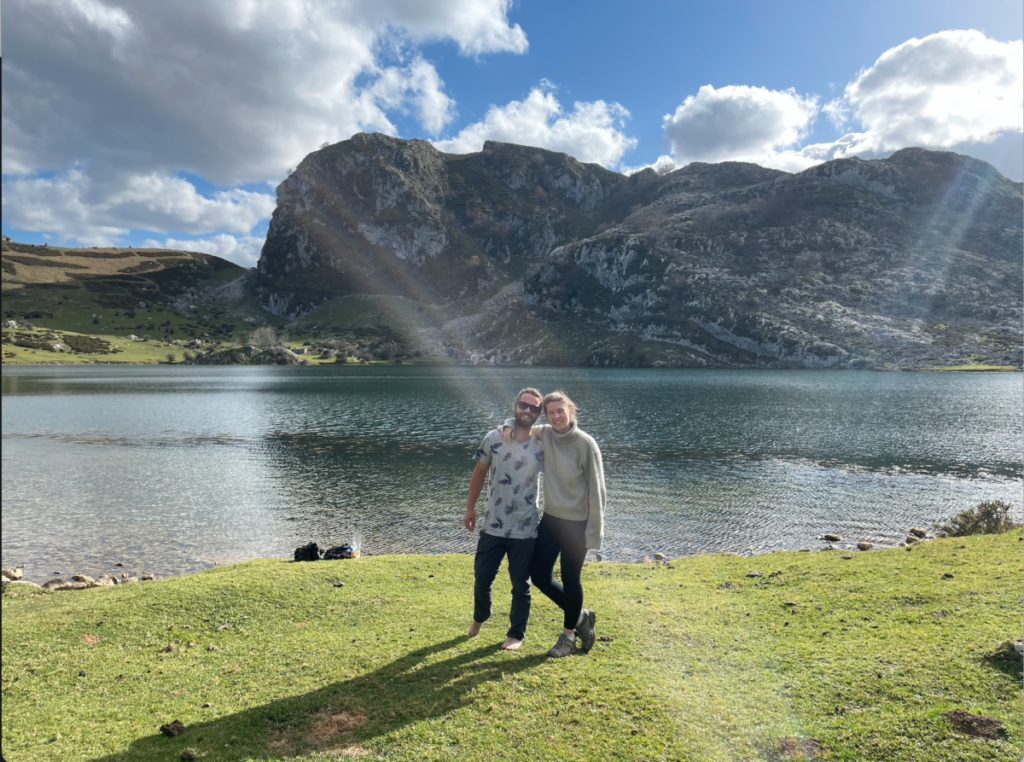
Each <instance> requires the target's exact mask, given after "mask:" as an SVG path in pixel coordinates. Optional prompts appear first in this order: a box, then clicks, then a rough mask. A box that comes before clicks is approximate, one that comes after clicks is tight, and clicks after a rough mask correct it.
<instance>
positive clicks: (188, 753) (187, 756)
mask: <svg viewBox="0 0 1024 762" xmlns="http://www.w3.org/2000/svg"><path fill="white" fill-rule="evenodd" d="M181 758H182V759H183V760H185V762H192V760H194V759H196V758H197V757H196V753H195V752H194V751H192V750H191V749H185V750H184V751H183V752H182V753H181Z"/></svg>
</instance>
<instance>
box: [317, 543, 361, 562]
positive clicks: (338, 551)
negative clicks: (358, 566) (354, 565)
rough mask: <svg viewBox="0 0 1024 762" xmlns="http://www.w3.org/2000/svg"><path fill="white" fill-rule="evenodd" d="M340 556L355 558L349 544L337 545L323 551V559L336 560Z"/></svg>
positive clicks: (340, 557)
mask: <svg viewBox="0 0 1024 762" xmlns="http://www.w3.org/2000/svg"><path fill="white" fill-rule="evenodd" d="M342 558H355V554H354V553H353V552H352V546H351V545H338V546H336V547H333V548H328V549H327V550H325V551H324V561H338V560H340V559H342Z"/></svg>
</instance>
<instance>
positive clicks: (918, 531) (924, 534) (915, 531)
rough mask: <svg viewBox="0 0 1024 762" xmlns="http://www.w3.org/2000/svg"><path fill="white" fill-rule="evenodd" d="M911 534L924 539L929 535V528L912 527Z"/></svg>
mask: <svg viewBox="0 0 1024 762" xmlns="http://www.w3.org/2000/svg"><path fill="white" fill-rule="evenodd" d="M910 534H912V535H914V537H917V538H918V539H920V540H923V539H924V538H925V537H927V536H928V530H927V529H921V528H920V527H918V528H916V529H911V530H910Z"/></svg>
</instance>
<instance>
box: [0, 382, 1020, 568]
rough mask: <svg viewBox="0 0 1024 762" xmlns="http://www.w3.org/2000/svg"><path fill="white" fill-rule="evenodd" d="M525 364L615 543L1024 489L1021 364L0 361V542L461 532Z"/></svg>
mask: <svg viewBox="0 0 1024 762" xmlns="http://www.w3.org/2000/svg"><path fill="white" fill-rule="evenodd" d="M524 386H537V387H539V388H541V389H542V390H544V391H548V390H550V389H553V388H556V387H562V388H565V389H567V390H568V391H569V392H570V394H571V395H572V396H573V397H574V399H576V401H577V402H578V404H579V405H580V409H581V422H582V426H583V428H584V429H586V430H587V431H589V432H590V433H591V434H593V435H594V436H595V437H596V438H597V440H598V441H599V442H600V444H601V446H602V450H603V452H604V455H605V461H606V471H607V479H608V489H609V501H608V502H609V513H608V519H607V541H606V545H607V549H606V551H605V556H606V557H607V558H609V559H611V560H637V559H640V558H643V557H644V556H646V555H650V554H652V553H654V552H655V551H662V552H665V553H668V554H670V555H680V554H684V553H696V552H707V551H723V550H730V551H735V552H740V553H759V552H765V551H770V550H773V549H777V548H790V549H796V548H801V547H819V546H820V543H818V542H817V541H816V539H815V538H816V537H817V536H818V535H820V534H822V533H823V532H825V531H838V532H839V533H840V534H842V535H844V537H849V538H851V540H852V541H857V540H868V541H872V542H875V543H879V544H886V543H895V542H898V541H899V540H900V539H902V537H903V536H904V535H905V532H906V530H907V529H908V528H909V527H910V526H913V525H930V524H933V523H935V522H936V521H937V520H940V519H942V518H945V517H946V516H948V515H950V514H952V513H954V512H955V511H958V510H962V509H963V508H965V507H970V506H971V505H974V504H975V503H977V502H979V501H980V500H983V499H992V498H999V499H1004V500H1007V501H1009V502H1015V503H1017V504H1018V506H1019V504H1020V497H1021V486H1022V483H1024V482H1022V464H1021V457H1022V456H1021V451H1020V442H1021V438H1022V412H1021V406H1020V400H1021V377H1020V376H1019V375H1013V376H978V375H973V376H968V375H958V376H953V375H938V374H935V375H932V374H867V373H860V374H858V373H815V372H810V371H808V372H801V371H795V372H775V371H771V372H756V371H744V372H717V371H714V372H708V371H703V372H701V371H658V370H648V371H596V370H581V369H550V368H548V369H523V368H517V369H500V368H499V369H491V368H488V369H483V370H477V369H472V368H402V367H391V368H319V369H279V368H269V369H268V368H216V369H200V368H187V369H186V368H170V369H167V368H67V369H41V368H31V369H10V368H5V369H4V374H3V563H4V565H5V566H7V565H12V564H20V563H28V564H29V567H28V568H26V576H27V577H29V578H31V579H37V580H38V579H40V578H44V577H47V576H49V575H50V574H51V573H52V572H55V571H61V572H64V573H65V574H67V573H73V572H79V571H82V572H85V573H102V572H107V571H110V570H111V566H110V565H111V564H112V563H114V562H115V561H120V562H122V563H125V564H126V568H130V569H131V571H133V572H136V573H146V572H149V573H155V574H160V575H164V574H176V573H182V572H186V571H192V570H196V569H199V568H204V567H206V566H209V565H210V564H213V563H225V562H229V561H235V560H241V559H245V558H252V557H256V556H286V555H290V553H291V550H292V549H293V548H294V547H295V546H296V545H298V544H301V543H304V542H306V541H308V540H310V539H316V540H318V541H320V542H321V543H325V544H335V543H341V542H344V541H345V540H347V539H348V538H349V537H350V536H351V533H352V532H353V531H354V530H356V529H360V530H362V532H363V533H364V535H365V537H366V543H365V545H364V551H365V552H367V553H373V554H380V553H409V552H415V553H441V552H472V548H473V539H472V537H471V536H470V535H469V533H467V532H466V531H465V529H464V528H462V525H461V516H462V511H463V509H464V506H465V494H466V489H467V485H468V480H469V475H470V473H471V471H472V465H473V464H472V460H471V455H472V453H473V452H474V451H475V448H476V445H477V443H478V442H479V440H480V438H481V437H482V436H483V434H484V433H485V432H486V431H487V430H488V429H489V428H491V427H493V426H495V425H497V424H498V423H499V422H500V421H501V420H502V419H503V418H504V417H505V415H506V414H507V408H508V405H509V402H510V400H511V399H512V398H513V396H514V395H515V393H516V391H518V390H519V389H520V388H522V387H524Z"/></svg>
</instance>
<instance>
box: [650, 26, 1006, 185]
mask: <svg viewBox="0 0 1024 762" xmlns="http://www.w3.org/2000/svg"><path fill="white" fill-rule="evenodd" d="M1022 72H1024V43H1022V41H1021V40H1016V41H1013V42H998V41H996V40H992V39H989V38H988V37H986V36H985V35H984V34H983V33H981V32H978V31H974V30H960V31H947V32H939V33H937V34H933V35H929V36H928V37H925V38H923V39H912V40H908V41H907V42H905V43H903V44H901V45H897V46H896V47H894V48H892V49H891V50H887V51H886V52H885V53H883V54H882V55H881V56H880V57H879V58H878V60H877V61H875V63H874V65H872V66H871V67H870V68H868V69H866V70H864V71H862V72H861V73H860V74H858V75H857V77H856V79H854V80H853V81H852V82H850V83H849V84H848V85H847V86H846V88H845V90H844V93H843V96H842V97H840V98H835V99H833V100H832V101H830V102H828V103H826V104H825V105H824V106H823V107H821V108H820V109H819V107H818V100H817V97H815V96H800V95H798V94H797V93H796V92H795V91H794V90H792V89H790V90H785V91H777V90H766V89H765V88H760V87H746V86H730V87H723V88H720V89H717V90H716V89H715V88H714V87H712V86H711V85H707V86H705V87H702V88H701V89H700V91H699V92H698V93H697V94H696V95H691V96H689V97H688V98H687V99H686V100H685V101H684V102H683V103H682V105H680V106H679V107H678V108H677V109H676V111H675V113H674V114H669V115H668V116H666V117H665V120H664V130H665V137H666V138H667V139H668V140H669V143H670V145H671V150H672V158H673V159H674V161H675V162H676V163H677V164H678V165H680V166H682V165H685V164H687V163H689V162H691V161H726V160H731V161H752V162H755V163H758V164H761V165H762V166H766V167H774V168H777V169H783V170H787V171H791V172H795V171H800V170H802V169H806V168H807V167H809V166H812V165H814V164H820V163H821V162H824V161H829V160H831V159H837V158H843V157H848V156H862V157H868V158H872V157H878V156H887V155H889V154H890V153H892V152H893V151H895V150H898V149H900V148H906V147H908V146H922V147H925V148H932V149H946V150H956V151H958V152H960V153H967V154H971V155H975V156H979V157H982V158H987V159H988V160H990V161H995V162H996V164H997V166H998V168H999V169H1000V170H1001V171H1002V172H1003V173H1004V174H1006V175H1008V176H1009V177H1011V178H1013V179H1016V180H1019V179H1020V178H1021V175H1022V173H1024V161H1022V152H1021V147H1020V134H1021V133H1022V132H1024V73H1022ZM819 111H820V112H822V113H824V114H825V116H826V117H828V119H829V120H830V121H831V122H832V124H833V125H835V126H836V127H837V128H838V129H849V128H850V127H854V126H856V127H859V128H860V129H859V130H856V131H852V130H851V131H850V132H847V133H846V134H845V135H843V136H842V137H840V138H838V139H837V140H834V141H831V142H824V143H815V144H812V145H803V146H801V145H800V144H801V143H802V142H803V141H804V140H805V139H806V138H807V135H808V134H809V131H810V128H811V126H812V124H813V122H814V119H815V117H816V115H817V114H818V113H819ZM642 168H643V167H642V166H641V167H637V168H636V169H642Z"/></svg>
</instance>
